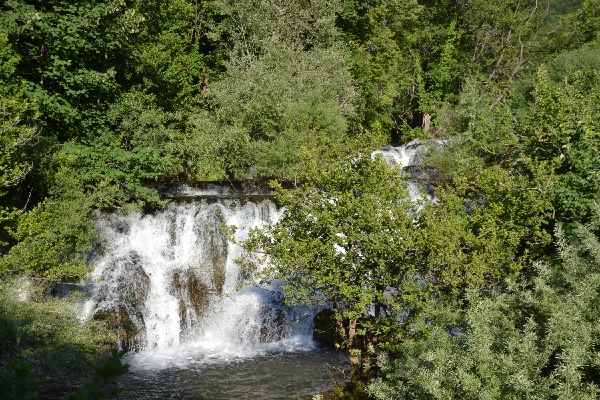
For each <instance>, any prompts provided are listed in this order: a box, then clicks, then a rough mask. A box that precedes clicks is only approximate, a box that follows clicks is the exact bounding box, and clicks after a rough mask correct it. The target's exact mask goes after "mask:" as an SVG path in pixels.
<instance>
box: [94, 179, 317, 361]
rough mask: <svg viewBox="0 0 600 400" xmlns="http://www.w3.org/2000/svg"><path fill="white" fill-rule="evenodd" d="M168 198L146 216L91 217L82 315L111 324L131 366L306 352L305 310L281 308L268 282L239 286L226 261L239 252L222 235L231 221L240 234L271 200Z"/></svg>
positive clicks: (258, 220) (262, 218)
mask: <svg viewBox="0 0 600 400" xmlns="http://www.w3.org/2000/svg"><path fill="white" fill-rule="evenodd" d="M177 196H180V197H179V200H178V201H177V202H173V203H171V204H169V205H167V206H166V207H165V208H164V209H163V210H162V211H161V212H159V213H156V214H147V215H142V214H139V213H133V214H129V215H121V214H110V215H105V216H103V217H101V218H99V221H98V226H99V231H100V243H99V244H98V246H97V249H96V251H95V255H94V256H93V257H92V259H91V263H92V264H93V266H94V272H93V274H92V280H93V283H92V285H91V287H92V289H91V292H92V300H91V301H90V303H89V304H88V305H87V310H88V314H89V315H90V316H91V317H93V318H95V319H101V320H105V321H107V322H108V323H109V324H111V325H112V326H113V327H114V328H115V329H116V330H117V332H118V335H119V345H120V346H121V347H122V348H127V349H129V350H133V351H139V356H137V355H136V357H138V358H139V359H140V363H141V364H143V363H144V362H143V361H142V360H144V357H145V355H148V354H152V356H151V358H152V360H153V362H154V363H158V364H164V365H157V366H158V367H161V366H162V367H164V366H168V365H172V364H176V363H178V362H182V363H189V362H209V361H210V360H212V359H215V360H220V359H229V358H236V357H244V356H251V355H253V354H258V353H260V352H266V351H269V349H282V348H287V349H290V351H296V350H300V349H306V348H313V347H314V344H313V342H312V337H311V335H312V318H313V316H314V313H315V310H312V309H309V308H307V307H288V306H285V305H284V302H283V296H282V293H281V291H280V290H279V289H278V287H277V286H276V285H275V286H269V287H264V286H253V285H249V284H247V283H246V282H245V280H244V273H243V271H240V268H239V266H238V265H237V264H236V263H235V262H234V260H235V259H236V258H237V257H239V255H240V253H241V248H240V246H239V245H237V244H234V243H231V242H230V241H229V240H228V238H227V236H226V234H225V233H224V232H223V227H224V226H225V225H227V226H232V225H233V226H236V227H237V231H236V233H235V236H236V239H237V240H241V239H243V238H244V237H246V235H247V234H248V231H249V229H250V228H252V227H258V226H261V225H264V224H273V223H275V222H276V221H277V219H278V218H279V216H280V213H281V211H280V210H278V209H277V207H276V206H275V204H274V203H273V202H272V201H270V200H269V199H268V198H267V197H265V196H263V197H260V196H255V198H253V199H251V200H250V199H248V197H240V196H237V195H235V193H233V192H228V191H223V190H222V189H219V190H216V191H215V190H210V191H207V190H194V189H190V188H183V189H182V188H179V189H178V193H177ZM181 196H184V198H183V201H182V198H181ZM157 354H158V355H161V356H159V357H157V356H156V355H157Z"/></svg>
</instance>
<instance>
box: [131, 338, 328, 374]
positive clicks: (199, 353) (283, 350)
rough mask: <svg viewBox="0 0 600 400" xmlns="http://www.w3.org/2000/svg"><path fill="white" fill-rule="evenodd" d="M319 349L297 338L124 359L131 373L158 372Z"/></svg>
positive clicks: (196, 346)
mask: <svg viewBox="0 0 600 400" xmlns="http://www.w3.org/2000/svg"><path fill="white" fill-rule="evenodd" d="M317 350H318V346H317V344H316V343H315V342H314V341H313V340H312V337H311V336H307V335H298V336H293V337H289V338H285V339H282V340H278V341H275V342H270V343H260V344H255V345H252V346H245V345H231V344H227V345H223V344H219V342H218V341H209V342H203V341H198V342H193V343H186V344H185V345H182V346H178V347H171V348H168V349H159V350H144V351H140V352H137V353H132V354H130V355H128V356H127V357H126V359H125V362H127V363H128V364H129V365H130V366H131V368H130V369H131V371H134V372H140V371H160V370H163V369H168V368H175V369H186V368H196V367H204V366H209V365H215V364H226V363H231V362H245V361H248V360H252V359H255V358H260V357H272V356H274V355H284V354H288V355H289V354H303V353H310V352H314V351H317Z"/></svg>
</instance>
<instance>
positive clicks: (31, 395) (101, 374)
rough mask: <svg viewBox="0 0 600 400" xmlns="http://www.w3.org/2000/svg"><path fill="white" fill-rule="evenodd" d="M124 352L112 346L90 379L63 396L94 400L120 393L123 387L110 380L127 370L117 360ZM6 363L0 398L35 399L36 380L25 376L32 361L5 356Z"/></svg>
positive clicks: (67, 399)
mask: <svg viewBox="0 0 600 400" xmlns="http://www.w3.org/2000/svg"><path fill="white" fill-rule="evenodd" d="M124 354H125V351H117V350H114V349H113V350H112V354H111V356H110V357H108V358H107V359H106V360H105V361H103V362H102V363H101V364H100V365H98V366H96V367H94V370H95V374H94V377H93V379H92V382H90V383H88V384H86V385H85V386H84V387H83V388H81V389H79V390H77V391H75V392H71V393H67V394H66V395H65V397H64V399H65V400H97V399H104V398H113V397H114V396H116V397H119V396H121V395H123V394H124V393H125V391H124V390H123V388H121V387H119V386H118V385H117V384H116V383H115V382H114V378H116V377H117V376H119V375H122V374H124V373H125V372H127V371H128V370H129V365H128V364H123V363H122V362H121V358H122V357H123V355H124ZM8 364H9V369H8V370H7V371H3V372H1V373H0V394H2V396H3V397H2V398H3V399H6V400H29V399H37V398H38V395H39V392H38V388H39V387H40V382H38V381H35V380H33V379H31V378H30V377H28V376H27V375H28V374H29V373H30V372H31V370H32V365H31V364H28V363H25V362H22V361H14V360H9V361H8Z"/></svg>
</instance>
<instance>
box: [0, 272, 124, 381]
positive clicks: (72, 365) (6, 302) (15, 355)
mask: <svg viewBox="0 0 600 400" xmlns="http://www.w3.org/2000/svg"><path fill="white" fill-rule="evenodd" d="M40 290H42V288H37V287H36V286H34V285H33V284H32V283H31V282H29V283H28V281H25V280H15V281H9V282H8V283H6V282H5V283H3V284H2V286H1V287H0V322H1V323H0V343H1V344H0V361H1V364H2V367H6V366H7V361H8V360H9V359H26V360H29V361H30V362H33V363H34V364H35V367H36V369H37V370H38V371H45V372H48V373H53V374H56V373H65V372H67V373H77V372H79V373H83V372H85V371H86V370H87V366H88V365H89V364H90V363H91V364H93V363H95V362H96V361H97V360H98V359H99V358H100V357H101V356H103V355H104V354H106V353H108V352H109V349H110V347H111V346H113V345H114V343H115V340H116V339H115V337H114V333H112V332H110V331H109V330H108V329H107V328H106V327H105V326H104V325H102V324H101V323H100V322H97V321H93V320H90V321H81V320H79V318H78V315H77V314H76V311H75V310H76V306H77V304H76V303H75V301H77V300H78V299H77V298H72V299H62V300H57V299H52V298H50V299H44V297H43V295H42V293H40Z"/></svg>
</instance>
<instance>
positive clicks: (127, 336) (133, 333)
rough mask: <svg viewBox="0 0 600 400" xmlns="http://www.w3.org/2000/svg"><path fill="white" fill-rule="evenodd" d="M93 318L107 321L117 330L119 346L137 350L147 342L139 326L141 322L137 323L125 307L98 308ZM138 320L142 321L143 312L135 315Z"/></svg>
mask: <svg viewBox="0 0 600 400" xmlns="http://www.w3.org/2000/svg"><path fill="white" fill-rule="evenodd" d="M92 318H93V319H95V320H97V321H104V322H106V323H107V324H108V325H109V326H110V327H111V328H112V329H114V330H115V331H116V332H117V337H118V341H119V348H120V349H124V350H128V351H136V350H139V349H140V348H141V347H143V346H144V344H145V342H146V341H145V338H144V334H143V331H141V330H140V328H139V327H138V325H139V322H138V323H135V322H134V321H133V320H132V317H131V316H130V315H129V312H128V311H127V309H126V308H125V307H122V306H120V307H116V308H113V309H104V310H98V311H96V312H95V313H94V316H93V317H92ZM134 319H136V320H137V321H142V325H143V320H144V317H143V316H142V315H141V313H138V314H136V315H135V318H134Z"/></svg>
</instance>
